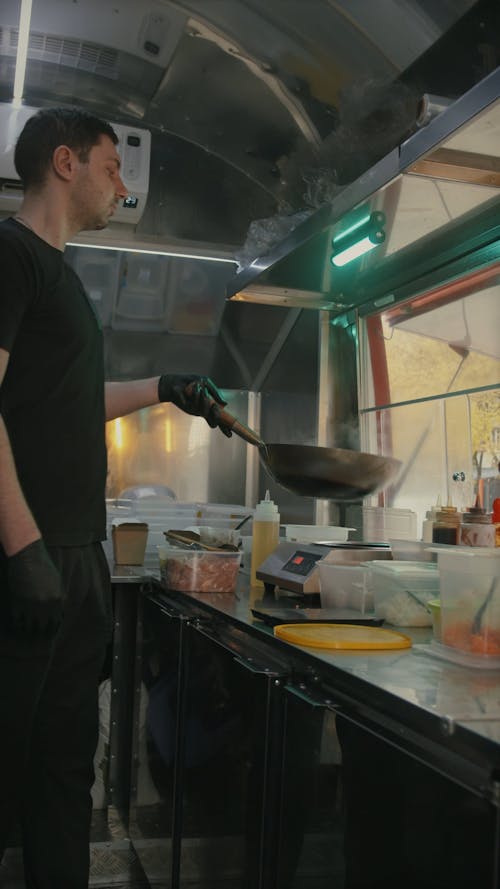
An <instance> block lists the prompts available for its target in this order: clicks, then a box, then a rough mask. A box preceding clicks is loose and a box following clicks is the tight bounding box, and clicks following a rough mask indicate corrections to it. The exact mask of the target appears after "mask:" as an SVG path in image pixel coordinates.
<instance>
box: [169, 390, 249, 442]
mask: <svg viewBox="0 0 500 889" xmlns="http://www.w3.org/2000/svg"><path fill="white" fill-rule="evenodd" d="M158 397H159V399H160V401H171V402H172V404H175V405H176V406H177V407H180V409H181V410H183V411H184V413H186V414H192V415H193V416H194V417H203V418H204V419H205V420H206V421H207V423H208V425H209V426H211V428H212V429H215V428H216V427H217V426H219V427H220V429H221V430H222V432H223V433H224V435H227V436H228V438H230V437H231V435H232V433H231V430H230V429H229V428H228V427H227V426H225V425H224V424H223V423H221V419H220V414H219V409H218V406H217V405H221V406H222V407H224V405H226V404H227V401H224V399H223V397H222V395H221V393H220V392H219V390H218V389H217V386H216V385H215V383H213V382H212V380H211V379H210V377H200V376H197V375H196V374H163V376H161V377H160V379H159V381H158Z"/></svg>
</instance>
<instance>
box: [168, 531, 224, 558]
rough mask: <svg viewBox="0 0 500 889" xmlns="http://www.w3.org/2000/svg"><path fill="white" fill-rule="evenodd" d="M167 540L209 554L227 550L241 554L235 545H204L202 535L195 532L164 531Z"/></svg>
mask: <svg viewBox="0 0 500 889" xmlns="http://www.w3.org/2000/svg"><path fill="white" fill-rule="evenodd" d="M163 533H164V535H165V537H166V538H167V540H169V541H173V542H174V543H182V545H183V546H185V547H186V548H187V549H205V550H209V552H215V553H219V552H220V551H221V550H227V552H230V553H237V552H239V550H238V547H237V546H235V545H234V544H233V543H221V544H220V545H219V546H213V545H212V544H211V543H202V542H201V540H200V535H199V534H196V533H195V532H194V531H174V530H171V531H164V532H163Z"/></svg>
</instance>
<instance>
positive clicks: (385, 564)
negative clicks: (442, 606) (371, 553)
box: [366, 560, 439, 627]
mask: <svg viewBox="0 0 500 889" xmlns="http://www.w3.org/2000/svg"><path fill="white" fill-rule="evenodd" d="M366 564H367V566H368V567H369V569H370V572H371V581H370V583H371V584H372V586H373V597H374V606H375V614H376V615H377V617H381V618H383V619H384V620H386V621H387V622H388V623H390V624H394V626H397V627H430V626H431V624H432V618H431V614H430V612H429V610H428V608H427V602H428V601H429V599H435V598H436V597H437V596H439V573H438V566H437V565H436V564H434V563H433V562H427V563H426V562H389V561H385V560H384V561H377V560H375V561H373V562H367V563H366Z"/></svg>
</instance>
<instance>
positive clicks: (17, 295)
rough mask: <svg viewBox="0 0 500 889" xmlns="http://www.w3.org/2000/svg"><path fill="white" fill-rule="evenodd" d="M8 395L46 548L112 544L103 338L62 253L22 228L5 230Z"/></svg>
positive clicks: (24, 477) (3, 332) (0, 236)
mask: <svg viewBox="0 0 500 889" xmlns="http://www.w3.org/2000/svg"><path fill="white" fill-rule="evenodd" d="M0 269H1V282H2V283H1V285H0V348H3V349H5V350H6V351H7V352H9V353H10V359H9V364H8V367H7V373H6V376H5V379H4V382H3V385H2V386H1V388H0V411H1V414H2V417H3V419H4V421H5V424H6V427H7V431H8V434H9V438H10V442H11V445H12V452H13V455H14V460H15V463H16V468H17V473H18V476H19V480H20V483H21V487H22V489H23V492H24V495H25V497H26V500H27V502H28V505H29V506H30V508H31V510H32V512H33V515H34V517H35V520H36V522H37V523H38V526H39V528H40V530H41V533H42V536H43V538H44V540H45V542H46V543H47V544H48V545H51V546H76V545H81V544H87V543H91V542H93V541H96V540H102V539H104V537H105V536H106V516H105V500H104V490H105V483H106V445H105V430H104V423H105V411H104V366H103V364H104V363H103V342H102V332H101V330H100V325H99V322H98V319H97V316H96V314H95V312H94V309H93V307H92V304H91V302H90V300H89V299H88V297H87V296H86V294H85V291H84V289H83V286H82V284H81V282H80V280H79V278H78V277H77V275H76V274H75V272H74V271H73V270H72V269H71V268H70V267H69V266H68V265H67V264H66V263H65V262H64V258H63V254H62V252H61V251H59V250H57V249H55V248H54V247H51V246H50V245H49V244H47V243H46V242H45V241H43V240H42V239H41V238H39V237H38V236H37V235H35V234H34V233H33V232H31V231H30V230H29V229H27V228H26V227H25V226H23V225H21V223H18V222H17V221H16V220H13V219H7V220H5V221H4V222H1V223H0Z"/></svg>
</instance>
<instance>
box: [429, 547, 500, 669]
mask: <svg viewBox="0 0 500 889" xmlns="http://www.w3.org/2000/svg"><path fill="white" fill-rule="evenodd" d="M437 557H438V568H439V587H440V596H441V642H442V643H443V644H444V645H446V646H449V647H451V648H454V649H458V650H459V651H462V652H467V653H470V654H472V655H476V656H477V657H478V658H481V657H485V658H488V659H490V658H496V659H498V661H499V665H500V550H499V549H497V548H492V549H487V548H486V547H478V548H477V549H474V548H472V547H470V546H466V547H458V546H454V547H453V548H452V547H450V548H449V549H447V550H444V549H443V550H437ZM487 598H488V601H487V603H486V606H485V608H484V610H483V612H482V613H481V616H480V618H479V619H478V618H477V615H478V612H479V609H480V608H481V607H482V605H483V604H484V602H485V600H486V599H487Z"/></svg>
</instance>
